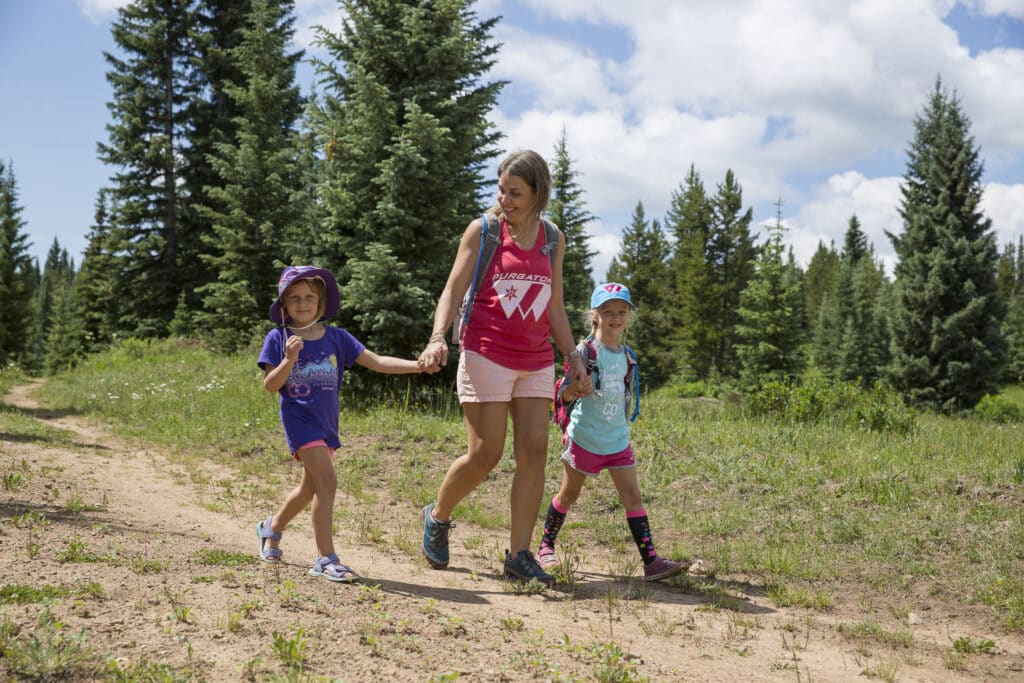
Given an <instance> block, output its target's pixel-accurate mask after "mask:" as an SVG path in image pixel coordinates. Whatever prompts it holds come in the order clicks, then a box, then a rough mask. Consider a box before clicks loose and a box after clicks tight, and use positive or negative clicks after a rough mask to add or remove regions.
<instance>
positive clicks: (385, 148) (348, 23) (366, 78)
mask: <svg viewBox="0 0 1024 683" xmlns="http://www.w3.org/2000/svg"><path fill="white" fill-rule="evenodd" d="M472 6H473V3H472V2H471V1H470V0H446V1H445V2H436V1H434V0H396V1H388V2H385V1H384V0H345V1H344V2H343V3H342V7H343V9H344V10H345V13H346V18H345V20H344V24H343V26H342V28H341V32H340V33H339V34H334V33H331V32H330V31H328V30H324V29H320V30H319V41H320V43H321V44H322V46H323V47H324V48H325V49H326V50H327V52H328V53H329V54H330V55H331V57H333V58H334V59H335V60H336V63H331V62H323V61H320V62H318V63H317V70H318V73H319V75H320V77H321V84H322V86H323V87H324V92H323V94H322V96H321V97H320V98H319V102H318V103H317V106H316V109H315V112H314V114H315V117H314V121H315V125H316V127H317V135H318V136H319V138H320V139H321V140H323V141H324V142H325V143H326V147H327V150H326V151H327V156H328V161H327V164H326V166H327V171H326V177H325V180H324V183H323V185H322V186H321V192H320V195H321V197H322V200H323V205H324V210H325V221H324V223H325V225H324V226H323V230H321V231H320V232H319V233H318V247H319V250H320V252H321V254H322V256H323V259H322V260H323V263H322V265H325V266H328V267H330V268H333V269H335V270H339V272H340V274H341V275H342V276H343V277H345V276H347V275H348V274H347V273H346V272H345V271H344V270H343V268H344V266H346V264H347V263H348V261H349V260H350V259H354V260H365V259H366V258H367V256H368V255H369V254H371V253H373V254H376V255H379V256H381V257H382V258H384V257H385V255H387V258H390V257H391V256H393V257H394V258H396V259H397V262H398V263H399V264H400V267H401V268H403V269H405V270H406V271H408V273H409V278H410V279H409V281H410V282H412V283H413V284H415V285H416V286H417V287H420V288H422V289H423V290H424V291H427V292H431V293H433V295H434V296H436V295H437V293H440V291H441V289H442V288H443V286H444V283H445V281H446V279H447V275H448V271H449V269H450V268H451V264H452V260H453V258H454V257H453V255H454V253H455V245H456V244H457V243H458V239H459V237H460V236H461V234H462V232H463V230H464V229H465V226H466V223H467V222H468V221H469V220H472V219H473V218H474V217H476V216H477V215H479V214H480V211H481V209H482V208H483V206H482V204H481V190H482V188H483V187H484V183H485V179H484V178H483V176H482V170H483V167H484V164H485V163H486V162H487V161H488V160H489V159H491V158H493V157H494V156H495V155H496V153H497V152H496V150H495V147H494V145H495V143H496V142H497V140H498V139H499V138H500V134H499V133H498V132H496V131H495V130H494V128H493V125H492V124H491V123H489V122H488V120H487V115H488V113H489V112H490V110H491V109H492V108H493V107H494V106H495V104H496V100H497V95H498V93H499V91H500V90H501V88H502V87H503V86H504V82H501V81H493V82H486V81H485V80H484V79H485V77H486V75H487V72H488V71H489V70H490V68H491V66H492V65H493V63H494V61H495V55H496V53H497V50H498V44H497V43H495V42H493V40H492V38H491V30H492V29H493V27H494V25H495V23H496V21H497V19H488V20H484V21H478V20H477V17H476V13H475V12H474V11H473V10H472ZM487 181H488V185H490V186H493V182H494V181H493V179H487ZM489 189H491V188H489ZM375 243H379V244H382V245H385V246H386V247H387V248H386V249H372V250H371V246H372V245H373V244H375ZM388 262H389V261H388ZM379 265H380V266H383V265H385V264H384V263H383V262H382V263H381V264H379ZM364 305H366V306H367V307H372V306H373V305H374V302H373V301H368V302H364ZM421 305H422V310H420V311H419V313H418V315H412V316H410V318H411V319H412V320H414V321H415V322H414V323H413V327H414V329H413V330H411V331H410V335H411V336H409V339H417V340H418V341H417V342H416V343H415V346H413V347H412V348H406V349H400V352H401V354H400V355H407V354H409V353H411V352H412V351H413V350H414V349H418V348H419V346H421V345H422V338H424V337H425V335H426V332H427V331H428V330H429V325H430V317H431V313H432V308H433V304H432V302H430V303H428V302H427V301H426V300H424V301H423V302H421ZM342 320H343V322H345V323H346V324H347V323H353V324H354V320H353V319H351V318H348V319H346V318H345V317H344V316H343V318H342ZM352 331H353V333H355V334H356V336H361V337H366V335H367V333H369V332H370V330H368V329H362V328H360V327H359V326H358V325H356V326H354V327H353V329H352Z"/></svg>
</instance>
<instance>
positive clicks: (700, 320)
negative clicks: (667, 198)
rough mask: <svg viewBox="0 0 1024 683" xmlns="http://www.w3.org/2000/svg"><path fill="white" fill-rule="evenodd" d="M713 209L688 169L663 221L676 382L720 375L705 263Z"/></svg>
mask: <svg viewBox="0 0 1024 683" xmlns="http://www.w3.org/2000/svg"><path fill="white" fill-rule="evenodd" d="M712 214H713V207H712V204H711V202H710V201H709V199H708V197H707V194H706V193H705V190H704V183H703V181H702V180H701V177H700V174H698V173H697V171H696V169H695V168H694V166H693V164H691V165H690V171H689V173H687V175H686V178H685V179H684V180H683V182H682V184H681V185H680V187H679V188H678V189H677V190H675V191H674V192H673V193H672V202H671V204H670V205H669V210H668V213H667V215H666V217H665V222H666V225H667V227H668V229H669V230H670V231H671V232H672V234H673V236H674V238H675V240H674V242H675V244H674V248H673V250H672V256H671V260H670V262H669V270H670V285H671V290H670V291H671V296H670V297H669V299H668V300H669V301H672V302H673V305H672V306H671V307H670V308H669V310H668V313H669V320H670V321H671V329H670V330H669V337H668V341H669V343H670V345H671V346H672V347H674V348H675V349H676V350H677V354H676V356H677V358H676V363H675V366H676V367H675V368H674V371H675V372H676V373H677V374H678V375H679V378H680V379H684V380H690V379H707V378H708V376H709V375H710V374H711V373H712V370H714V369H716V368H717V369H718V370H722V368H721V365H720V361H721V360H722V359H721V354H720V340H721V338H722V335H723V329H722V324H723V320H724V316H725V313H724V309H723V305H722V299H721V297H720V296H719V289H718V287H719V284H718V282H717V281H716V280H715V278H714V276H713V273H712V264H711V263H710V260H709V250H710V245H709V243H708V241H709V239H710V234H711V221H712Z"/></svg>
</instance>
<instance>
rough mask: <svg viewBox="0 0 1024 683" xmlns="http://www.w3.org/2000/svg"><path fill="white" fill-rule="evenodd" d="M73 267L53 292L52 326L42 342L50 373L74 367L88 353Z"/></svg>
mask: <svg viewBox="0 0 1024 683" xmlns="http://www.w3.org/2000/svg"><path fill="white" fill-rule="evenodd" d="M74 282H75V273H74V270H73V266H72V270H71V271H70V272H69V273H68V277H67V278H66V279H65V281H64V282H62V283H61V286H60V287H59V288H58V289H56V290H55V291H54V293H53V300H52V308H51V312H50V321H49V323H50V324H49V329H48V330H47V332H46V338H45V340H44V342H43V349H44V351H45V353H44V355H43V367H45V368H46V371H47V372H48V373H51V374H52V373H54V372H59V371H61V370H65V369H67V368H70V367H74V366H75V365H76V364H77V363H78V361H79V360H81V359H82V358H83V357H84V356H85V353H86V351H85V346H84V342H85V329H84V327H83V321H82V316H81V315H80V314H79V311H78V307H77V305H76V303H75V289H74Z"/></svg>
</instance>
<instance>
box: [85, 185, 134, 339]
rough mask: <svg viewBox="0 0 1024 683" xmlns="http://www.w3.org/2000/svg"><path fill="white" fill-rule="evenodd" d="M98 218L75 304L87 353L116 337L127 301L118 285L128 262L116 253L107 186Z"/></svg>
mask: <svg viewBox="0 0 1024 683" xmlns="http://www.w3.org/2000/svg"><path fill="white" fill-rule="evenodd" d="M94 219H95V222H94V223H93V226H92V229H91V230H90V231H89V235H88V245H87V246H86V248H85V254H84V255H83V257H82V267H81V269H80V270H79V271H78V274H77V275H76V276H75V284H74V308H75V310H76V311H77V312H78V315H79V316H80V317H81V321H82V348H83V351H84V352H85V353H94V352H96V351H99V350H100V349H102V348H103V347H105V346H106V345H107V344H109V343H110V342H111V341H112V340H113V339H114V337H115V336H116V334H117V321H118V320H119V319H120V317H121V307H122V305H123V304H122V302H123V301H124V296H123V292H124V290H122V289H121V288H120V287H119V286H118V283H119V282H121V273H122V272H123V270H124V263H123V257H118V256H116V255H114V254H113V253H112V246H111V239H110V225H111V222H112V217H111V216H110V204H109V201H108V199H107V191H106V190H100V191H99V193H98V194H97V197H96V213H95V217H94Z"/></svg>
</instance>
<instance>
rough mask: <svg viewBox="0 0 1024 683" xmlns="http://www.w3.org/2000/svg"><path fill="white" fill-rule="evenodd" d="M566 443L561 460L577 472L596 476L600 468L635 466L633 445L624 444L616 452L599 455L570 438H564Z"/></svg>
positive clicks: (614, 468) (610, 468)
mask: <svg viewBox="0 0 1024 683" xmlns="http://www.w3.org/2000/svg"><path fill="white" fill-rule="evenodd" d="M565 441H566V443H567V444H568V445H567V446H566V447H565V450H564V451H562V462H564V463H565V464H566V465H568V466H569V467H571V468H573V469H574V470H576V471H577V472H581V473H583V474H587V475H590V476H591V477H596V476H597V475H599V474H600V473H601V470H620V469H624V468H626V467H636V458H634V457H633V446H626V447H625V448H624V449H622V450H621V451H619V452H618V453H608V454H607V455H600V454H598V453H591V452H590V451H588V450H587V449H586V448H583V447H582V446H580V445H579V444H577V443H576V442H575V441H573V440H572V439H566V440H565Z"/></svg>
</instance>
